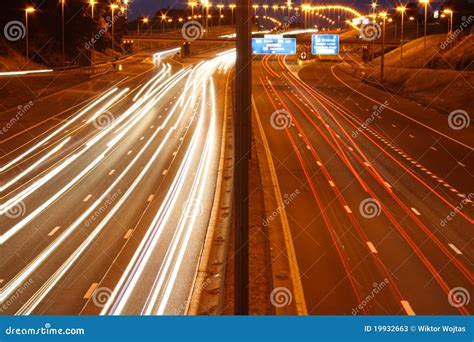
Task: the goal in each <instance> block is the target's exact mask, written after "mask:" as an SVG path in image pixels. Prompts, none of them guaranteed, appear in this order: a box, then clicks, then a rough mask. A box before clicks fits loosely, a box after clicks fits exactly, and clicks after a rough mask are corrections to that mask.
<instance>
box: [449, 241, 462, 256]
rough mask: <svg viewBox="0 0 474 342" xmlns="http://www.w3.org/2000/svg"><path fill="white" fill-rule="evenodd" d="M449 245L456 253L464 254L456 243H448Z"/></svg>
mask: <svg viewBox="0 0 474 342" xmlns="http://www.w3.org/2000/svg"><path fill="white" fill-rule="evenodd" d="M448 246H449V247H451V249H452V250H453V251H454V252H455V253H456V254H459V255H462V252H461V251H460V250H459V249H458V248H457V247H456V246H455V245H453V244H452V243H448Z"/></svg>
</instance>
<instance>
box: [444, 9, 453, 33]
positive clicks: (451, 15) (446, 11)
mask: <svg viewBox="0 0 474 342" xmlns="http://www.w3.org/2000/svg"><path fill="white" fill-rule="evenodd" d="M443 13H444V14H449V16H450V18H449V23H448V34H450V33H453V11H452V10H450V9H445V10H444V11H443Z"/></svg>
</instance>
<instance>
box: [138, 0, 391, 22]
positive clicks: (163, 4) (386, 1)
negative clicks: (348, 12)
mask: <svg viewBox="0 0 474 342" xmlns="http://www.w3.org/2000/svg"><path fill="white" fill-rule="evenodd" d="M131 1H132V5H131V9H130V17H131V18H132V19H134V18H137V17H141V16H152V15H154V14H155V13H156V11H157V10H158V9H160V8H167V7H174V8H185V7H187V5H186V4H187V2H188V1H187V0H131ZM230 2H233V3H236V2H237V0H232V1H231V0H211V3H215V4H217V3H224V4H226V3H230ZM264 2H267V3H268V4H269V5H272V4H274V3H278V4H283V3H284V2H286V0H255V3H258V4H260V3H261V4H263V3H264ZM303 2H304V3H313V4H314V5H316V4H321V5H323V4H327V5H331V4H334V5H335V4H338V5H339V4H344V5H351V6H354V7H356V8H358V9H359V10H361V11H369V8H370V3H371V0H324V1H318V0H313V1H310V0H305V1H303ZM396 2H397V1H396V0H378V1H377V3H378V4H380V5H381V8H382V7H384V6H385V7H387V8H388V7H393V6H394V5H395V4H396ZM293 3H295V4H299V3H300V1H297V0H293Z"/></svg>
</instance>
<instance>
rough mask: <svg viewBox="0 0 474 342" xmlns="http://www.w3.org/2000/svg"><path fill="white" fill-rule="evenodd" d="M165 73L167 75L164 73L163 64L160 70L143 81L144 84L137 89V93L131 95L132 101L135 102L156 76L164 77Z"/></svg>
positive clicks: (164, 66)
mask: <svg viewBox="0 0 474 342" xmlns="http://www.w3.org/2000/svg"><path fill="white" fill-rule="evenodd" d="M165 75H167V73H166V65H163V66H162V68H161V70H160V71H159V72H158V73H157V74H156V75H155V76H153V77H152V78H151V79H150V80H148V82H146V83H145V85H143V86H142V87H141V88H140V90H139V91H138V93H137V94H136V95H135V96H134V97H133V100H132V101H133V102H135V101H136V100H137V99H138V98H139V97H140V95H141V93H142V92H144V91H145V89H146V88H148V86H149V85H150V84H151V83H152V82H154V81H155V80H156V79H157V78H160V77H162V76H163V77H164V76H165Z"/></svg>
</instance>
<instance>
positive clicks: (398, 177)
mask: <svg viewBox="0 0 474 342" xmlns="http://www.w3.org/2000/svg"><path fill="white" fill-rule="evenodd" d="M336 112H337V111H336ZM340 117H341V119H344V115H341V116H340ZM332 119H333V118H331V117H328V115H325V120H329V122H331V120H332ZM338 122H339V121H338ZM333 123H334V122H333ZM341 123H343V124H344V125H345V123H346V122H344V120H341ZM344 125H343V126H344ZM336 128H337V129H339V127H337V126H336ZM356 128H357V127H356ZM352 129H353V132H354V130H355V128H354V127H352ZM347 131H350V125H349V128H348V129H347ZM355 131H356V133H359V132H357V130H355ZM342 133H343V132H342V131H339V134H341V136H342V140H343V141H344V140H346V137H345V136H344V135H343V134H342ZM352 135H353V134H352ZM363 135H364V134H358V135H357V136H356V137H355V138H354V141H357V142H361V141H362V142H363V144H365V143H368V142H369V141H370V140H369V139H370V138H371V137H370V135H369V136H368V139H367V140H364V139H363V138H362V136H363ZM384 142H385V144H387V142H386V141H384ZM345 144H346V146H345V148H347V150H348V151H346V153H348V154H354V149H353V148H352V147H351V143H350V142H348V141H346V142H345ZM373 146H376V143H374V142H373V141H372V145H371V144H369V145H367V151H371V152H369V154H368V155H369V156H370V158H369V160H370V161H375V160H377V159H382V161H381V163H380V168H381V169H384V170H385V169H386V167H385V165H392V164H393V162H394V160H396V159H389V158H388V157H387V158H385V160H383V159H384V158H383V157H386V156H385V155H383V154H382V153H380V151H382V152H385V151H384V150H383V149H382V148H380V150H379V151H378V153H377V152H375V153H372V152H374V151H373V149H371V147H373ZM390 147H391V148H393V145H391V144H390ZM388 150H390V149H388ZM349 151H350V152H349ZM398 157H399V156H398V154H396V155H395V156H393V157H392V158H398ZM396 165H399V166H400V165H401V164H395V166H396ZM415 166H416V167H417V168H419V167H421V165H419V164H418V163H416V164H415V163H414V162H413V161H411V162H410V163H408V165H407V166H406V167H405V169H404V170H401V168H400V171H401V172H399V173H396V174H394V172H395V171H396V170H397V168H396V167H394V168H392V169H390V170H386V172H384V173H383V174H384V175H387V176H385V177H384V178H385V179H386V180H388V182H387V183H388V184H389V185H391V186H397V185H399V184H403V181H402V179H404V177H405V178H407V177H408V178H409V180H408V181H409V186H408V187H407V189H406V190H407V191H406V192H405V193H408V194H409V193H410V190H411V191H413V189H414V187H415V188H416V187H420V185H421V183H419V182H418V183H417V184H412V181H413V180H412V179H411V176H409V175H408V173H409V172H412V171H411V169H413V167H415ZM421 170H423V168H421ZM425 171H426V172H429V171H427V170H425ZM421 177H422V178H423V176H421ZM425 181H426V182H427V183H428V184H429V183H430V182H431V181H433V180H432V178H431V177H429V179H425ZM439 181H440V179H439V178H438V182H436V181H433V182H434V184H432V187H433V188H434V190H436V191H438V192H439V193H440V194H441V195H440V196H442V197H441V198H442V199H444V196H447V197H448V198H450V200H451V203H453V205H451V207H449V206H446V205H445V206H444V207H442V206H441V208H443V210H441V211H440V209H439V208H440V207H436V206H434V210H433V206H428V207H427V208H426V209H427V210H426V211H428V212H430V213H431V218H432V217H435V219H431V220H430V221H429V224H430V225H431V226H432V227H434V229H433V230H435V231H439V230H440V222H441V220H443V219H444V218H445V217H446V216H448V214H449V212H450V211H452V210H453V208H454V206H455V205H457V203H458V201H460V198H459V197H458V196H456V195H459V193H453V191H448V188H446V185H447V184H446V183H439ZM441 184H442V185H444V186H443V187H442V188H443V189H442V190H441V191H440V189H438V188H439V187H440V186H441ZM449 190H453V189H452V188H450V189H449ZM415 193H416V194H418V195H421V196H420V197H421V198H419V201H418V204H417V205H416V206H415V208H418V209H420V206H422V208H423V209H425V207H426V206H427V201H426V200H427V199H428V198H431V199H432V200H433V201H438V202H440V197H437V198H432V197H434V194H432V192H431V191H428V192H427V189H426V188H425V187H422V188H421V189H420V190H419V191H415ZM410 197H411V196H410ZM412 200H413V198H406V200H405V201H403V202H404V203H412ZM428 203H431V202H428ZM444 204H446V202H444ZM462 209H464V210H465V212H466V214H468V215H469V213H470V212H472V210H470V209H469V208H462ZM471 209H472V208H471ZM423 211H425V210H423ZM440 212H441V213H446V215H444V216H440V215H439V213H440ZM437 214H438V215H437ZM459 216H463V215H459ZM466 217H468V216H466ZM453 221H454V220H453ZM466 223H469V221H468V219H466V221H465V222H464V226H460V227H459V228H461V227H464V229H463V232H462V233H461V234H464V236H463V238H461V237H460V236H457V237H454V239H455V240H457V241H460V245H461V246H465V245H466V241H469V240H470V238H469V237H468V236H466V234H468V231H467V229H465V227H466ZM441 226H444V224H441ZM435 233H436V232H435ZM438 233H441V232H438ZM449 242H452V240H448V243H449Z"/></svg>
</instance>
